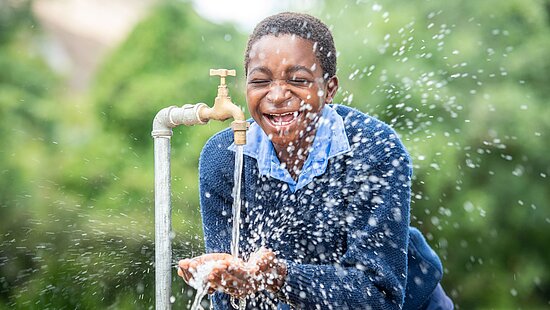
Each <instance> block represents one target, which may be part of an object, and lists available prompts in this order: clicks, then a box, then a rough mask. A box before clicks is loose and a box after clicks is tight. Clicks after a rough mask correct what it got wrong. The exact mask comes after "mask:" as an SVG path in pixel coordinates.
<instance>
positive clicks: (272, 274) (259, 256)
mask: <svg viewBox="0 0 550 310" xmlns="http://www.w3.org/2000/svg"><path fill="white" fill-rule="evenodd" d="M228 262H229V264H228V265H225V266H226V267H225V268H223V267H222V268H217V269H216V270H215V271H214V270H213V271H212V272H211V273H210V276H209V278H208V281H209V283H211V284H213V285H214V286H213V287H214V288H215V289H217V290H220V291H223V292H225V293H227V294H230V295H232V296H235V297H237V298H242V297H246V296H249V295H252V294H255V293H256V292H258V291H261V290H268V291H271V292H276V291H278V290H279V289H280V287H281V286H282V285H283V284H284V279H285V277H286V272H287V270H286V265H285V264H284V263H283V262H282V261H280V260H278V259H277V257H276V255H275V253H274V252H273V251H271V250H268V249H265V248H261V249H259V250H258V251H256V252H254V253H253V254H252V255H251V256H250V259H249V260H248V261H247V262H243V261H242V260H240V259H238V260H230V261H228Z"/></svg>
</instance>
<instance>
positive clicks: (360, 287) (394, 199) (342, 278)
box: [278, 131, 412, 309]
mask: <svg viewBox="0 0 550 310" xmlns="http://www.w3.org/2000/svg"><path fill="white" fill-rule="evenodd" d="M392 135H393V137H394V139H391V137H392ZM388 136H389V138H388V139H387V140H385V142H384V143H381V146H380V148H378V150H379V152H378V154H373V152H372V149H370V150H369V151H368V153H367V152H366V151H365V154H361V153H360V151H359V152H355V154H354V155H353V157H352V159H351V161H350V164H351V165H352V167H353V169H350V170H351V172H348V174H347V183H348V185H349V184H352V185H350V186H351V187H352V188H353V189H354V190H353V191H350V192H349V193H348V194H347V196H348V197H347V204H348V205H347V210H348V211H347V212H348V213H347V214H346V215H345V216H346V220H347V221H348V222H351V223H350V224H349V226H348V229H347V251H346V252H345V253H344V255H343V256H342V257H341V259H340V260H339V263H338V264H334V265H311V264H298V263H294V262H290V261H289V262H287V265H288V273H287V279H286V283H285V285H284V286H283V287H282V288H281V290H280V291H279V293H278V295H279V296H278V297H279V298H280V299H282V300H284V301H285V302H287V303H289V304H291V305H293V306H294V307H296V308H299V309H316V308H321V309H401V307H402V305H403V302H404V297H405V284H406V274H407V245H408V226H409V204H410V178H411V173H412V170H411V167H410V159H409V156H408V154H407V153H406V151H405V150H404V147H403V146H402V145H401V143H400V142H399V140H398V139H397V138H396V136H395V133H393V131H391V132H390V134H389V135H388ZM367 154H369V155H376V157H377V158H378V160H377V163H376V164H369V163H368V162H367V160H366V158H368V156H365V155H367Z"/></svg>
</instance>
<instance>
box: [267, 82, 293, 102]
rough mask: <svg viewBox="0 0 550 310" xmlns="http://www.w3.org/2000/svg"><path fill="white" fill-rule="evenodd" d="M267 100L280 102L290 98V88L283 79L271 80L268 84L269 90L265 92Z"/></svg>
mask: <svg viewBox="0 0 550 310" xmlns="http://www.w3.org/2000/svg"><path fill="white" fill-rule="evenodd" d="M266 97H267V100H269V101H271V102H273V103H282V102H286V101H288V100H289V99H290V90H288V88H287V85H286V83H285V82H283V81H273V82H272V83H271V85H270V86H269V92H268V93H267V96H266Z"/></svg>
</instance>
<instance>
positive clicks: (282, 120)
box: [264, 111, 300, 126]
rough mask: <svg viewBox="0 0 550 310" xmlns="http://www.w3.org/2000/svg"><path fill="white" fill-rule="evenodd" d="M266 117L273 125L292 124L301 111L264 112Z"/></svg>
mask: <svg viewBox="0 0 550 310" xmlns="http://www.w3.org/2000/svg"><path fill="white" fill-rule="evenodd" d="M264 115H265V117H266V118H267V119H268V120H269V122H270V123H271V124H273V126H288V125H290V124H292V123H293V122H294V121H295V120H296V119H298V116H299V115H300V112H298V111H296V112H288V113H280V114H273V113H270V114H264Z"/></svg>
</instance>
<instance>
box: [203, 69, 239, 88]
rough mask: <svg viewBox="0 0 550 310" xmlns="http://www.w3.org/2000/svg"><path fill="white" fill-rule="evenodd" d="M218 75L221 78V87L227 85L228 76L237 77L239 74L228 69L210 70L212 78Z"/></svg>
mask: <svg viewBox="0 0 550 310" xmlns="http://www.w3.org/2000/svg"><path fill="white" fill-rule="evenodd" d="M214 75H218V76H219V77H220V86H221V85H225V77H226V76H236V75H237V73H236V71H235V70H227V69H210V76H214Z"/></svg>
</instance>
